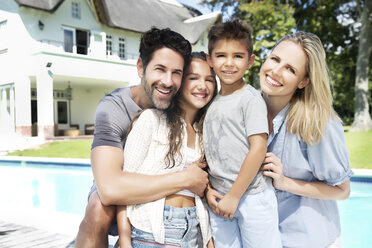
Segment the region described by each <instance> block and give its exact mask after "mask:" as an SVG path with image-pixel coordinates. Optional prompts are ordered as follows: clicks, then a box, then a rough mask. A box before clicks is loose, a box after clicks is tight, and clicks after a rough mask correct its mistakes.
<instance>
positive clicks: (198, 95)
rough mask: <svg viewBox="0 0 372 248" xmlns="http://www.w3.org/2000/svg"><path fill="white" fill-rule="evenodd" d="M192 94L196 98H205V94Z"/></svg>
mask: <svg viewBox="0 0 372 248" xmlns="http://www.w3.org/2000/svg"><path fill="white" fill-rule="evenodd" d="M192 95H193V96H195V97H197V98H206V97H207V95H206V94H192Z"/></svg>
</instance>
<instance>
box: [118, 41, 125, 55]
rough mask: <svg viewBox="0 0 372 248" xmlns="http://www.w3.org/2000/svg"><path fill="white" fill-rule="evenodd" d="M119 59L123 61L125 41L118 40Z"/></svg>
mask: <svg viewBox="0 0 372 248" xmlns="http://www.w3.org/2000/svg"><path fill="white" fill-rule="evenodd" d="M119 58H120V59H125V39H124V38H119Z"/></svg>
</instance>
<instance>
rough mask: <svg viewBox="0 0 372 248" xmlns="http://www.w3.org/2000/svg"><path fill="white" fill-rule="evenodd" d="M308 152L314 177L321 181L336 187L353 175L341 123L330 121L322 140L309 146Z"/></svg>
mask: <svg viewBox="0 0 372 248" xmlns="http://www.w3.org/2000/svg"><path fill="white" fill-rule="evenodd" d="M307 152H308V154H307V155H308V159H309V164H310V166H311V167H312V169H313V171H314V176H315V177H316V178H317V179H319V180H320V181H324V182H325V183H327V184H329V185H332V186H335V185H339V184H341V183H343V182H345V181H346V180H348V179H349V178H350V177H351V176H352V175H353V172H352V171H351V169H350V167H349V153H348V151H347V149H346V144H345V138H344V130H343V127H342V124H341V123H340V122H339V121H335V120H330V122H329V125H328V129H327V131H326V132H325V134H324V136H323V138H322V140H321V141H320V142H319V143H318V144H314V145H312V146H308V150H307Z"/></svg>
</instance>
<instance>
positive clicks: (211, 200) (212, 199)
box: [205, 185, 223, 214]
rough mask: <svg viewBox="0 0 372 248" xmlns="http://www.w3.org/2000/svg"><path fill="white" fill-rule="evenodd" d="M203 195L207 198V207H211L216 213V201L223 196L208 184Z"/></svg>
mask: <svg viewBox="0 0 372 248" xmlns="http://www.w3.org/2000/svg"><path fill="white" fill-rule="evenodd" d="M205 197H206V199H207V202H208V205H209V207H210V208H211V209H212V212H213V213H215V214H217V212H216V209H217V205H218V201H220V200H221V199H222V198H223V196H222V195H221V194H220V193H218V192H217V191H216V190H214V189H212V187H211V186H210V185H208V186H207V189H206V191H205Z"/></svg>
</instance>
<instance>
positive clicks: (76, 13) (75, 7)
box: [71, 2, 80, 19]
mask: <svg viewBox="0 0 372 248" xmlns="http://www.w3.org/2000/svg"><path fill="white" fill-rule="evenodd" d="M71 14H72V18H74V19H80V4H79V3H77V2H71Z"/></svg>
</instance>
